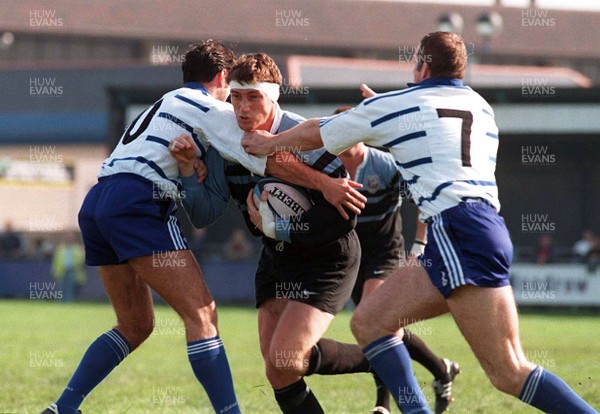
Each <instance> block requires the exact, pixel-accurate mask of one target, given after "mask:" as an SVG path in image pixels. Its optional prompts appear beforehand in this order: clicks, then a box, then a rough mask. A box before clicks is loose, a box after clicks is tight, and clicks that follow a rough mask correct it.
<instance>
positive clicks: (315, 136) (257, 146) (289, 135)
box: [242, 118, 323, 155]
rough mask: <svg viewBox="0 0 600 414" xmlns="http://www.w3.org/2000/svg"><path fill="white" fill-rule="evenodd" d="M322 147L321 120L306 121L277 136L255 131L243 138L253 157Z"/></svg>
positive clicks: (243, 142)
mask: <svg viewBox="0 0 600 414" xmlns="http://www.w3.org/2000/svg"><path fill="white" fill-rule="evenodd" d="M322 146H323V141H322V140H321V132H320V130H319V118H313V119H309V120H308V121H304V122H302V123H301V124H298V125H296V126H295V127H294V128H291V129H288V130H287V131H283V132H281V133H279V134H277V135H271V134H269V133H268V132H265V131H253V132H246V133H244V137H243V138H242V147H244V150H246V152H247V153H249V154H252V155H271V154H274V153H277V152H298V151H303V150H309V149H315V148H321V147H322Z"/></svg>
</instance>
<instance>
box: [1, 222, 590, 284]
mask: <svg viewBox="0 0 600 414" xmlns="http://www.w3.org/2000/svg"><path fill="white" fill-rule="evenodd" d="M188 241H189V244H190V249H191V250H192V252H194V254H195V256H196V258H197V259H198V260H199V261H204V260H211V261H222V260H228V261H231V260H234V261H235V260H254V259H256V258H257V257H258V253H259V251H260V242H258V241H257V240H255V239H254V238H253V237H250V236H249V235H248V232H247V231H246V229H242V228H237V229H234V230H233V231H232V232H231V234H230V235H229V237H228V238H227V239H226V240H224V241H220V242H214V241H211V240H210V237H208V235H207V232H206V229H194V230H192V232H191V234H190V235H189V237H188ZM65 245H78V246H80V248H82V247H81V241H80V237H79V234H78V233H77V232H67V233H61V234H52V233H45V234H40V233H22V232H18V231H16V230H15V229H14V226H13V224H12V222H10V221H7V222H5V223H4V228H3V231H2V232H1V233H0V258H3V259H53V260H56V259H55V258H56V255H57V252H58V253H62V252H63V251H64V250H62V247H61V246H65ZM517 253H518V254H517V255H516V258H515V261H519V262H535V263H538V264H547V263H583V264H585V265H586V266H588V268H589V270H590V271H591V272H595V271H596V269H597V268H598V266H599V265H600V236H599V235H598V234H596V233H595V232H594V231H592V230H590V229H586V230H584V231H583V232H582V234H581V238H580V239H579V240H577V241H576V242H575V244H574V245H573V246H572V247H571V248H565V247H561V246H557V245H556V243H555V241H554V239H553V238H552V236H551V235H550V234H542V235H540V237H539V238H538V241H537V245H536V246H535V247H534V248H527V247H521V248H517Z"/></svg>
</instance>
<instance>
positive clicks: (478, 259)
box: [242, 32, 597, 414]
mask: <svg viewBox="0 0 600 414" xmlns="http://www.w3.org/2000/svg"><path fill="white" fill-rule="evenodd" d="M466 66H467V52H466V47H465V44H464V42H463V40H462V38H461V37H460V36H458V35H456V34H454V33H448V32H435V33H430V34H428V35H426V36H424V37H423V38H422V39H421V42H420V44H419V46H418V51H417V53H416V54H415V64H414V68H413V77H414V82H415V83H413V84H409V88H408V89H404V90H399V91H392V92H388V93H383V94H379V95H376V96H374V97H372V98H369V99H366V100H364V101H363V102H362V103H361V104H360V105H359V106H357V107H356V108H355V109H353V110H350V111H346V112H344V113H342V114H340V115H337V116H334V117H328V118H323V119H313V120H309V121H307V122H305V123H303V124H300V125H299V126H298V127H296V128H293V129H291V130H288V131H285V132H283V133H282V134H278V135H277V136H275V137H267V136H266V135H267V134H264V133H262V132H260V131H257V132H253V133H251V134H246V136H245V137H244V139H243V140H242V144H243V145H244V147H245V148H246V150H247V151H248V152H249V153H252V154H264V153H267V154H269V153H272V152H273V151H274V150H275V148H281V147H285V146H287V145H294V146H296V147H300V148H302V149H310V148H319V147H321V146H324V147H325V148H326V149H327V150H328V151H330V152H332V153H334V154H337V153H340V152H342V151H344V150H345V149H346V148H348V147H350V146H352V145H354V144H356V143H357V142H361V141H364V142H365V143H367V144H371V145H374V146H380V147H386V148H389V149H390V152H391V153H392V155H393V156H394V158H395V159H396V161H397V163H398V165H399V167H400V171H401V173H402V176H403V177H404V179H405V180H406V181H407V182H408V185H409V188H410V191H411V194H412V197H413V199H414V201H415V203H416V204H417V206H418V207H419V209H420V210H421V220H422V221H424V222H426V223H427V226H428V234H427V246H426V248H425V252H424V254H423V255H422V256H420V257H421V263H422V266H410V267H401V268H400V269H399V270H397V271H396V272H395V273H394V274H393V275H392V276H391V277H389V278H388V279H387V280H386V281H385V282H384V284H383V285H382V286H381V287H380V288H379V289H377V290H376V291H375V292H373V294H372V295H370V296H369V297H368V298H367V299H366V300H365V301H364V302H362V303H361V304H360V305H359V307H358V309H357V310H356V312H355V313H354V315H353V318H352V331H353V333H354V336H355V337H356V339H357V341H358V343H359V344H360V345H361V346H363V347H364V348H363V352H364V353H365V355H366V357H367V358H368V360H369V362H370V363H371V365H372V366H373V368H374V369H375V371H376V372H377V374H378V375H379V376H380V377H381V378H382V379H383V381H384V383H385V384H386V385H387V387H388V389H389V390H390V391H391V392H392V395H393V396H394V398H395V400H396V403H397V405H398V406H399V407H400V409H401V410H402V411H403V412H405V413H408V412H410V413H429V412H430V409H429V407H428V405H427V403H426V400H425V397H424V395H423V393H422V391H421V389H420V387H419V384H418V382H417V381H416V379H415V377H414V375H413V373H412V367H411V362H410V357H409V355H408V352H407V350H406V347H405V345H404V344H403V342H402V339H401V335H402V334H401V332H402V328H403V327H404V325H405V324H406V321H410V320H423V319H428V318H432V317H435V316H438V315H442V314H445V313H447V312H450V313H451V314H452V316H453V319H454V320H455V322H456V324H457V325H458V328H459V329H460V331H461V333H462V334H463V336H464V337H465V339H466V340H467V342H468V343H469V346H470V347H471V349H472V351H473V352H474V354H475V356H476V357H477V359H478V360H479V362H480V364H481V366H482V368H483V370H484V371H485V373H486V374H487V376H488V378H489V379H490V381H491V382H492V384H493V385H494V386H495V387H496V388H497V389H498V390H500V391H502V392H505V393H507V394H510V395H512V396H514V397H517V398H519V399H520V400H521V401H523V402H524V403H526V404H529V405H531V406H533V407H535V408H537V409H539V410H541V411H542V412H546V413H555V414H584V413H585V414H590V413H592V414H593V413H596V412H597V411H596V410H595V409H594V408H592V407H591V406H590V405H589V404H588V403H586V402H585V401H584V400H583V399H582V398H581V397H580V396H578V395H577V394H576V393H575V392H574V391H573V390H572V389H571V388H570V387H569V386H568V385H567V384H566V383H565V382H564V381H563V380H562V379H561V378H559V377H558V376H556V375H555V374H553V373H551V372H549V371H547V370H546V369H544V368H543V367H541V366H536V365H535V364H532V363H531V362H529V361H528V360H527V359H526V357H525V354H524V352H523V349H522V347H521V343H520V338H519V319H518V314H517V307H516V304H515V300H514V295H513V291H512V288H511V286H510V284H509V280H508V275H509V268H510V264H511V261H512V253H513V249H512V243H511V240H510V236H509V234H508V230H507V229H506V225H505V223H504V220H503V219H502V217H500V216H499V214H498V211H499V210H500V203H499V201H498V188H497V186H496V180H495V176H494V172H495V167H496V156H497V150H498V139H499V137H498V128H497V126H496V122H495V119H494V112H493V110H492V108H491V107H490V105H489V104H488V103H487V102H486V101H485V100H484V99H483V98H482V97H481V96H480V95H478V94H477V93H476V92H474V91H473V90H472V89H471V88H469V87H467V86H465V85H464V84H463V81H462V79H463V78H464V75H465V70H466ZM411 114H412V116H409V115H411ZM415 116H418V118H419V122H414V117H415ZM398 332H400V333H398Z"/></svg>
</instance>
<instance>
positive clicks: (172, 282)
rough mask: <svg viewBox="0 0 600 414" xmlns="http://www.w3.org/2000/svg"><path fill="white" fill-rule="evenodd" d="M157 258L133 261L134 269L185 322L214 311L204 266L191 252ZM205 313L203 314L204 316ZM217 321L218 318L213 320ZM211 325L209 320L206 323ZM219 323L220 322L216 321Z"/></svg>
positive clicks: (150, 257) (139, 258)
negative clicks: (201, 265) (203, 271)
mask: <svg viewBox="0 0 600 414" xmlns="http://www.w3.org/2000/svg"><path fill="white" fill-rule="evenodd" d="M161 256H162V257H164V258H163V259H162V260H158V259H157V257H156V256H143V257H136V258H134V259H130V260H129V264H130V265H131V267H132V268H133V269H134V270H135V271H136V272H137V273H138V274H139V275H140V277H141V278H142V279H143V280H144V281H145V282H146V283H147V284H148V285H149V286H150V287H151V288H152V289H154V290H155V291H156V293H158V294H159V295H160V296H161V297H162V298H163V299H164V300H165V301H166V302H167V303H168V304H169V305H171V307H172V308H173V309H174V310H175V311H176V312H177V313H178V314H179V315H180V316H181V317H182V319H183V320H184V322H186V321H189V320H190V319H191V320H196V319H197V318H198V317H203V316H202V315H199V310H202V309H204V310H211V311H210V312H208V313H209V314H213V313H215V312H212V310H214V301H213V298H212V296H211V294H210V292H209V290H208V287H207V286H206V282H205V281H204V277H203V275H202V271H201V270H200V266H199V265H198V263H197V262H196V259H195V258H194V256H193V255H192V253H191V251H190V250H172V251H170V252H166V254H164V255H161ZM201 313H202V312H200V314H201ZM213 318H216V315H214V316H211V317H210V318H209V319H211V320H212V319H213ZM206 322H209V321H206ZM212 322H214V323H215V324H216V319H215V320H214V321H212Z"/></svg>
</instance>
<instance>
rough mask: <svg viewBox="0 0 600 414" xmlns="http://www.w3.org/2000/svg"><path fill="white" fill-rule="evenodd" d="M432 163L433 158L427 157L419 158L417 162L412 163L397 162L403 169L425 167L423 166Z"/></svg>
mask: <svg viewBox="0 0 600 414" xmlns="http://www.w3.org/2000/svg"><path fill="white" fill-rule="evenodd" d="M432 162H433V160H432V159H431V157H425V158H417V159H416V160H412V161H409V162H405V163H401V162H398V161H396V164H398V165H399V166H400V167H402V168H413V167H416V166H419V165H423V164H431V163H432Z"/></svg>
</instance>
